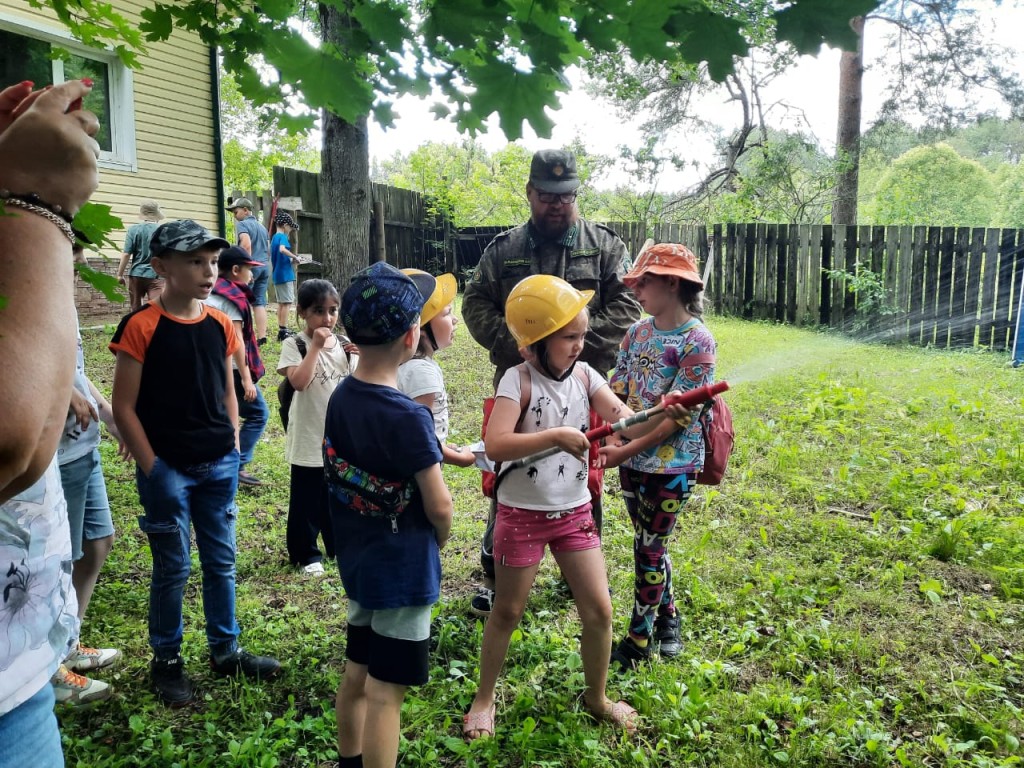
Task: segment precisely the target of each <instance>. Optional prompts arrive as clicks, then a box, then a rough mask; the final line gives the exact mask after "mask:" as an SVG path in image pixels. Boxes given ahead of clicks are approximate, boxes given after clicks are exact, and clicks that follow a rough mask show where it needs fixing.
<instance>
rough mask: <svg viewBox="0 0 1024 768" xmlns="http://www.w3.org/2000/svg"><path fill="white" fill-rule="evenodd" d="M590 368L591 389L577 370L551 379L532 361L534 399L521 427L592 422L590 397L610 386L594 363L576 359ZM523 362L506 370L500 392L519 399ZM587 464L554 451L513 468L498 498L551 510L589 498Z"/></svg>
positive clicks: (523, 429)
mask: <svg viewBox="0 0 1024 768" xmlns="http://www.w3.org/2000/svg"><path fill="white" fill-rule="evenodd" d="M576 366H577V367H582V368H584V369H585V373H586V374H587V375H586V376H584V377H583V378H584V379H585V380H587V381H588V382H589V385H590V389H589V391H586V388H585V387H584V385H583V382H582V381H580V377H579V376H577V375H576V374H575V373H574V374H573V375H571V376H568V377H566V378H565V379H564V380H563V381H555V380H554V379H549V378H548V377H547V376H545V375H544V374H542V373H541V372H540V371H538V370H537V369H536V368H534V367H533V366H532V365H529V366H527V367H528V369H529V372H530V402H529V403H528V404H527V406H526V414H525V415H524V417H523V423H522V425H521V426H520V427H519V431H520V432H524V433H533V432H543V431H544V430H545V429H549V428H551V427H573V428H574V429H581V430H584V431H585V430H586V429H587V428H588V427H589V426H590V398H591V397H593V396H594V393H596V392H597V390H599V389H600V388H601V387H603V386H606V385H607V382H605V379H604V377H603V376H602V375H601V374H600V373H598V372H597V371H596V370H594V369H593V368H591V367H590V366H589V365H587V364H586V363H583V362H577V363H576ZM519 384H520V380H519V368H518V367H513V368H509V369H508V370H507V371H505V375H504V376H502V377H501V381H500V382H498V391H497V395H496V396H497V397H507V398H508V399H510V400H513V401H515V404H516V408H518V407H519V403H520V402H521V401H520V386H519ZM587 473H588V467H587V464H586V462H585V461H580V460H579V459H577V458H576V457H575V456H571V455H570V454H568V453H566V452H565V451H562V452H560V453H556V454H555V455H554V456H549V457H548V458H546V459H541V460H540V461H537V462H534V463H532V464H528V465H527V466H525V467H519V468H516V469H513V470H512V471H511V472H509V474H508V475H507V476H506V477H505V478H504V479H503V480H502V481H501V484H500V485H499V486H498V501H500V502H501V503H502V504H506V505H508V506H510V507H520V508H522V509H536V510H539V511H543V512H551V511H555V510H562V509H572V508H574V507H578V506H580V505H582V504H586V503H587V502H588V501H590V492H589V491H588V490H587Z"/></svg>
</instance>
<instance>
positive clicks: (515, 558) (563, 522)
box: [494, 501, 601, 568]
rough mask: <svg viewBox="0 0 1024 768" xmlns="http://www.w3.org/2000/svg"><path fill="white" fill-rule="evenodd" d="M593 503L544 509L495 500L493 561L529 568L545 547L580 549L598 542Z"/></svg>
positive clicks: (561, 549)
mask: <svg viewBox="0 0 1024 768" xmlns="http://www.w3.org/2000/svg"><path fill="white" fill-rule="evenodd" d="M592 508H593V505H591V503H590V502H589V501H588V502H587V503H586V504H584V505H582V506H580V507H576V508H575V509H562V510H558V511H556V512H544V511H540V510H536V509H520V508H519V507H509V506H506V505H505V504H498V519H497V521H496V522H495V524H494V559H495V562H498V563H501V564H502V565H505V566H508V567H510V568H528V567H530V566H533V565H537V564H538V563H539V562H540V561H541V560H543V559H544V547H545V546H549V547H551V551H552V552H580V551H583V550H585V549H595V548H596V547H600V546H601V536H600V534H599V533H598V530H597V525H595V524H594V516H593V515H592V514H591V509H592Z"/></svg>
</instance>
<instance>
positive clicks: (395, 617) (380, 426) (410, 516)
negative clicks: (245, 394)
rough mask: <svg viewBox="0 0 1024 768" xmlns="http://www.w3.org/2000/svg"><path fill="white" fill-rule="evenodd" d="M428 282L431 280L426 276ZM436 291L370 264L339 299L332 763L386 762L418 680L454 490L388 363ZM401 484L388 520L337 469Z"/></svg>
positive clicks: (331, 444)
mask: <svg viewBox="0 0 1024 768" xmlns="http://www.w3.org/2000/svg"><path fill="white" fill-rule="evenodd" d="M428 277H429V276H428ZM433 290H434V280H433V278H430V279H429V280H427V281H424V282H423V284H422V285H420V284H417V283H414V282H413V281H412V280H411V279H410V278H409V277H408V276H407V275H404V274H402V273H401V272H400V271H399V270H397V269H395V268H394V267H391V266H388V265H387V264H384V263H383V262H378V263H376V264H374V265H373V266H371V267H369V268H368V269H365V270H363V271H362V272H359V273H358V274H356V275H355V276H353V278H352V283H351V285H350V286H349V288H348V290H346V291H345V295H344V296H343V297H342V300H341V319H342V322H343V323H344V325H345V331H346V333H347V334H348V336H349V338H351V339H352V341H353V342H355V343H356V344H358V345H359V353H360V354H359V367H358V368H356V370H355V372H354V373H353V374H352V375H351V376H348V377H346V378H345V379H342V382H341V384H339V385H338V388H337V389H335V390H334V394H333V395H331V402H330V405H329V406H328V409H327V420H326V426H325V433H324V463H325V469H326V470H327V477H328V489H329V498H328V503H329V505H330V513H331V523H332V525H333V527H334V540H335V549H336V551H337V554H338V568H339V570H340V571H341V579H342V582H343V583H344V585H345V591H346V592H347V594H348V599H349V603H348V642H347V644H346V649H345V655H346V658H347V662H346V664H345V672H344V675H343V676H342V680H341V685H340V686H339V688H338V696H337V718H338V752H339V754H340V757H341V760H340V761H339V763H338V765H339V767H340V768H350V767H351V766H358V765H363V759H364V758H365V761H366V764H367V765H394V764H395V762H396V761H397V759H398V740H399V731H400V715H401V708H402V701H403V699H404V697H405V689H406V687H408V686H410V685H422V684H423V683H425V682H427V678H428V671H429V668H430V667H429V663H428V650H429V642H430V606H431V605H433V604H434V603H436V602H437V600H438V597H439V594H440V586H441V556H440V549H441V547H443V546H444V544H445V542H446V541H447V540H448V534H449V532H450V530H451V524H452V497H451V494H450V493H449V492H448V488H447V487H446V486H445V483H444V476H443V475H442V474H441V461H442V455H441V449H440V447H439V445H438V442H437V437H436V436H435V435H434V419H433V416H432V415H431V413H430V410H429V409H428V408H427V407H426V406H425V405H422V404H420V403H417V402H416V401H414V400H411V399H410V398H408V397H406V396H405V395H404V394H402V393H401V392H400V391H399V390H398V366H399V365H401V364H402V363H404V362H405V361H406V360H409V359H410V358H412V356H413V353H414V352H415V351H416V349H417V347H418V346H419V338H420V327H419V315H420V310H421V309H422V307H423V303H424V301H426V299H427V298H428V297H429V296H430V294H431V293H432V292H433ZM343 463H344V464H347V465H348V467H349V468H353V469H354V468H358V471H361V472H362V473H364V474H365V475H369V476H372V477H373V478H374V479H375V481H383V482H387V483H389V484H391V485H399V486H400V487H401V489H402V491H403V493H404V492H406V491H411V497H410V499H409V502H408V505H407V506H406V507H405V508H404V509H403V510H402V511H401V513H400V514H397V515H395V516H391V517H388V516H384V517H379V516H373V515H372V514H370V513H368V512H366V511H365V506H366V505H365V504H364V503H363V497H362V496H361V495H360V494H359V493H352V492H351V491H349V492H346V490H345V487H344V486H343V484H342V483H341V482H339V480H340V478H339V475H338V474H337V473H338V470H339V468H340V467H341V466H342V464H343Z"/></svg>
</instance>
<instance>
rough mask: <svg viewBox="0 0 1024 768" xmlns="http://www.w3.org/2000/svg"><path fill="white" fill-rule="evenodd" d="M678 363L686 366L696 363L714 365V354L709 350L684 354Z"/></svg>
mask: <svg viewBox="0 0 1024 768" xmlns="http://www.w3.org/2000/svg"><path fill="white" fill-rule="evenodd" d="M679 364H680V365H681V366H684V367H686V368H692V367H694V366H697V365H714V364H715V355H714V354H712V353H710V352H700V353H698V352H694V353H693V354H692V355H684V356H683V358H682V359H681V360H680V361H679Z"/></svg>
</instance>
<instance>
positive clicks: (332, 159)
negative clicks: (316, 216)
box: [320, 4, 370, 293]
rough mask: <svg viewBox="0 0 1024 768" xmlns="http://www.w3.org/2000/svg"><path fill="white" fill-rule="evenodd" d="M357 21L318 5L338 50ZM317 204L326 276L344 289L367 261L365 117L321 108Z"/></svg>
mask: <svg viewBox="0 0 1024 768" xmlns="http://www.w3.org/2000/svg"><path fill="white" fill-rule="evenodd" d="M355 23H356V22H355V21H354V20H353V19H352V18H351V17H350V16H349V15H348V14H347V13H344V12H343V11H340V10H339V9H338V8H337V7H336V6H334V5H327V4H321V5H320V24H321V27H322V29H323V38H324V40H325V41H326V42H331V43H334V44H335V45H337V46H338V47H339V48H341V49H343V50H344V49H345V48H346V47H347V42H348V36H349V33H350V31H351V29H352V26H353V25H354V24H355ZM322 117H323V127H322V128H323V148H322V149H321V169H320V203H321V212H322V215H323V235H324V253H323V260H324V264H323V266H324V277H325V278H327V279H328V280H330V281H331V282H332V283H334V284H335V285H336V286H337V287H338V290H339V292H341V293H344V292H345V287H346V286H347V284H348V278H349V277H350V276H351V275H352V274H353V273H354V272H358V271H359V270H360V269H363V268H364V267H366V266H367V265H368V264H369V253H370V142H369V136H368V133H367V118H366V117H361V118H359V119H358V120H357V121H356V122H355V123H349V122H347V121H345V120H342V119H341V118H340V117H338V116H337V115H335V114H332V113H331V112H329V111H327V110H324V111H323V115H322Z"/></svg>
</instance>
